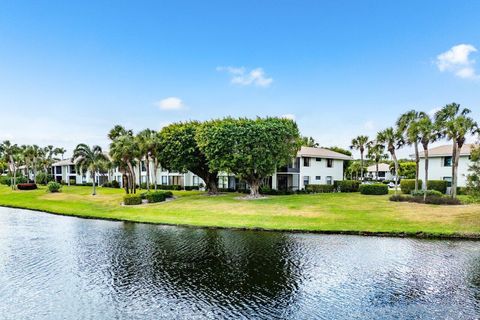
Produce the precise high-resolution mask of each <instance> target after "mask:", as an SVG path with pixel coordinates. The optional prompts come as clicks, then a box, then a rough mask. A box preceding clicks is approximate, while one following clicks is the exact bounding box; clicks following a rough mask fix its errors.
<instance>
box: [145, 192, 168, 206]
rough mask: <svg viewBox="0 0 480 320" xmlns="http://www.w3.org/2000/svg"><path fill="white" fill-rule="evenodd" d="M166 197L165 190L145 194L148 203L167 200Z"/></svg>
mask: <svg viewBox="0 0 480 320" xmlns="http://www.w3.org/2000/svg"><path fill="white" fill-rule="evenodd" d="M165 198H166V196H165V192H162V191H156V192H148V193H147V194H146V195H145V199H147V202H148V203H156V202H163V201H165Z"/></svg>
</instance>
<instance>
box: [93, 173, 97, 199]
mask: <svg viewBox="0 0 480 320" xmlns="http://www.w3.org/2000/svg"><path fill="white" fill-rule="evenodd" d="M92 180H93V185H92V186H93V191H92V196H94V195H96V194H97V193H96V190H95V172H94V171H92Z"/></svg>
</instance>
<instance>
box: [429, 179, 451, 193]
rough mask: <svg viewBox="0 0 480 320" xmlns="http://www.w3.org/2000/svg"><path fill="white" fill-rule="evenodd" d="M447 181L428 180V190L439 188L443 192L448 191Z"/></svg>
mask: <svg viewBox="0 0 480 320" xmlns="http://www.w3.org/2000/svg"><path fill="white" fill-rule="evenodd" d="M447 183H448V182H447V181H445V180H428V181H427V189H428V190H437V191H439V192H441V193H442V194H445V193H447Z"/></svg>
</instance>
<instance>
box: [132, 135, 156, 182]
mask: <svg viewBox="0 0 480 320" xmlns="http://www.w3.org/2000/svg"><path fill="white" fill-rule="evenodd" d="M155 135H156V132H155V131H153V130H150V129H145V130H143V131H140V132H139V133H138V134H137V136H136V140H137V144H138V148H139V151H140V154H141V155H142V156H143V158H145V162H146V169H147V181H146V182H147V191H148V190H150V160H152V157H153V156H154V153H155V148H156V141H155ZM155 175H156V170H155Z"/></svg>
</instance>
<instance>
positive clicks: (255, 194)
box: [248, 179, 260, 199]
mask: <svg viewBox="0 0 480 320" xmlns="http://www.w3.org/2000/svg"><path fill="white" fill-rule="evenodd" d="M248 184H249V185H250V195H249V197H250V198H254V199H255V198H260V191H259V190H260V179H251V180H250V181H248Z"/></svg>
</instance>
